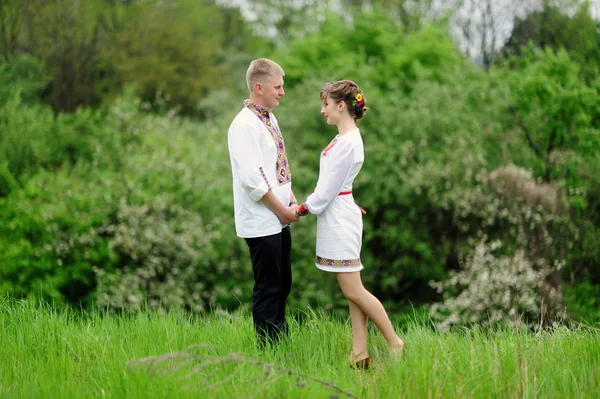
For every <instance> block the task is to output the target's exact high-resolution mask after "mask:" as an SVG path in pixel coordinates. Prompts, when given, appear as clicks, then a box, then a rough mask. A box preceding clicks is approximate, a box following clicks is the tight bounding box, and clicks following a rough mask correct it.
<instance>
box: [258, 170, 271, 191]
mask: <svg viewBox="0 0 600 399" xmlns="http://www.w3.org/2000/svg"><path fill="white" fill-rule="evenodd" d="M258 169H259V170H260V174H261V175H262V177H263V179H265V183H267V187H269V188H271V185H270V184H269V179H267V175H265V171H264V170H263V168H262V166H261V167H259V168H258Z"/></svg>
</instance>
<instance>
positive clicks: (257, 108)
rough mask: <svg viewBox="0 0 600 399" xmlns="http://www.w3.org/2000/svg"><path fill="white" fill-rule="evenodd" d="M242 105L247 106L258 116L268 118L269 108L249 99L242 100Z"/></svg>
mask: <svg viewBox="0 0 600 399" xmlns="http://www.w3.org/2000/svg"><path fill="white" fill-rule="evenodd" d="M244 106H245V107H248V108H249V109H250V110H251V111H252V112H254V113H255V114H256V115H258V116H259V117H260V116H262V117H267V118H269V110H268V109H267V108H265V107H263V106H261V105H258V104H256V103H254V102H252V101H250V100H244Z"/></svg>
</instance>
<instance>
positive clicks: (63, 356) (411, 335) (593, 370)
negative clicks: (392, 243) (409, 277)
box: [0, 299, 600, 399]
mask: <svg viewBox="0 0 600 399" xmlns="http://www.w3.org/2000/svg"><path fill="white" fill-rule="evenodd" d="M301 316H302V317H297V318H294V317H292V318H291V319H292V322H291V334H290V337H289V338H288V339H287V340H286V341H284V342H283V343H282V344H280V345H279V346H277V347H276V348H275V349H273V350H269V351H267V352H262V353H261V352H259V351H258V350H257V348H256V347H255V345H254V341H253V329H252V322H251V319H250V317H249V315H248V314H246V313H239V314H233V315H217V314H212V315H210V316H189V315H186V314H185V313H184V312H181V311H172V312H168V313H164V314H161V313H158V312H140V313H137V314H134V315H129V316H116V315H103V314H101V313H99V312H96V313H86V312H82V311H75V310H69V309H60V310H57V309H53V308H52V307H51V306H49V305H46V304H43V303H36V302H35V301H15V300H9V299H4V300H0V397H1V398H103V397H108V398H154V397H156V398H166V397H169V398H172V397H177V398H188V397H189V398H198V397H202V398H213V397H214V398H250V397H256V398H275V397H278V398H311V399H312V398H330V397H332V395H333V397H335V395H336V394H339V397H340V398H343V397H348V394H351V395H352V396H354V397H359V398H389V399H391V398H468V397H474V398H522V397H525V398H596V397H600V387H599V385H600V383H599V381H600V332H599V331H598V330H597V329H593V328H589V327H583V326H582V327H580V328H577V329H567V328H559V329H557V330H555V331H554V332H552V333H548V332H542V333H538V334H534V333H531V332H524V331H522V330H517V329H511V328H504V329H497V330H495V331H493V332H489V331H488V332H485V331H482V330H476V329H475V330H473V329H463V330H457V331H453V332H448V333H442V332H438V331H434V330H433V329H432V328H430V327H427V323H426V322H424V321H423V320H419V319H418V318H417V319H416V320H413V321H412V322H409V323H407V324H406V327H404V328H403V330H400V332H401V335H402V337H403V338H405V340H406V341H407V343H408V349H407V352H406V353H405V355H404V356H403V358H402V359H400V360H395V359H392V358H390V357H389V356H388V355H387V349H386V345H385V342H384V340H383V338H382V337H381V335H380V334H379V333H378V332H377V331H376V330H372V331H370V337H369V338H370V342H369V351H370V354H371V357H372V358H373V360H374V363H373V367H372V369H370V370H368V371H356V370H352V369H351V368H349V367H348V363H347V354H348V353H349V351H350V344H351V335H350V327H349V323H348V321H347V320H346V319H338V318H336V317H333V316H331V315H328V314H325V313H322V312H314V311H312V310H308V311H306V312H304V313H303V314H301ZM294 320H296V321H294ZM297 320H301V322H299V321H297ZM231 354H237V356H235V357H233V356H232V357H230V355H231ZM265 364H267V365H270V366H265ZM267 369H269V371H267ZM329 384H331V386H330V385H329ZM340 391H344V392H346V393H341V392H340Z"/></svg>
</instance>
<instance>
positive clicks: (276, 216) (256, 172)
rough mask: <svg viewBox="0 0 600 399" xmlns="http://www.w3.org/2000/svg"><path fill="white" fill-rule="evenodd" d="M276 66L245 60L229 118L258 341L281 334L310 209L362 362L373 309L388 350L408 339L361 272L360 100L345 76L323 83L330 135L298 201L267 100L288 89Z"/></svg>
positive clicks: (322, 258)
mask: <svg viewBox="0 0 600 399" xmlns="http://www.w3.org/2000/svg"><path fill="white" fill-rule="evenodd" d="M284 75H285V73H284V71H283V69H282V68H281V66H279V65H278V64H277V63H275V62H274V61H272V60H269V59H266V58H261V59H257V60H254V61H252V62H251V63H250V66H249V68H248V71H247V72H246V82H247V84H248V89H249V91H250V98H249V99H248V100H246V101H244V107H243V108H242V110H241V111H240V112H239V113H238V114H237V116H236V117H235V119H234V120H233V122H232V123H231V125H230V127H229V132H228V145H229V155H230V159H231V169H232V176H233V197H234V209H235V228H236V233H237V235H238V236H239V237H241V238H244V239H245V241H246V243H247V244H248V248H249V250H250V258H251V260H252V270H253V273H254V291H253V295H252V317H253V321H254V327H255V330H256V334H257V338H258V341H259V344H260V345H261V346H262V345H264V344H265V343H267V342H277V341H278V340H279V339H280V338H281V337H282V336H284V335H286V334H287V323H286V321H285V306H286V299H287V297H288V295H289V293H290V291H291V288H292V271H291V248H292V238H291V233H290V227H289V225H290V224H291V223H294V222H296V221H298V220H299V218H301V217H303V216H306V215H309V214H315V215H317V246H316V262H315V263H316V267H317V268H319V269H321V270H323V271H326V272H331V273H335V275H336V278H337V281H338V283H339V285H340V288H341V289H342V292H343V294H344V296H345V297H346V298H347V299H348V302H349V307H350V318H351V323H352V335H353V344H352V353H351V354H350V362H351V365H354V366H356V367H358V368H368V367H369V364H370V358H369V355H368V352H367V323H368V320H369V319H371V320H372V321H373V322H374V323H375V325H376V326H377V328H378V329H379V331H381V333H382V334H383V336H384V337H385V339H386V341H387V343H388V346H389V349H390V353H391V354H393V355H399V354H401V353H402V351H403V350H404V347H405V343H404V341H403V340H402V339H401V338H400V337H399V336H398V335H397V334H396V332H395V330H394V328H393V326H392V323H391V321H390V319H389V317H388V315H387V313H386V312H385V309H384V308H383V305H382V304H381V302H380V301H379V300H378V299H377V298H376V297H375V296H373V295H372V294H371V293H370V292H369V291H367V290H366V289H365V288H364V286H363V284H362V281H361V278H360V270H362V269H363V265H362V263H361V260H360V250H361V245H362V228H363V224H362V212H364V211H363V210H362V208H360V207H358V206H357V205H356V204H355V202H354V198H353V196H352V182H353V181H354V179H355V178H356V176H357V175H358V173H359V172H360V169H361V167H362V164H363V162H364V151H363V142H362V138H361V135H360V131H359V129H358V128H357V126H356V123H357V121H358V120H360V119H361V118H362V117H363V116H364V114H365V111H367V109H368V108H367V107H366V105H365V104H366V100H365V97H364V94H363V93H362V91H361V90H360V88H359V87H358V86H357V85H356V84H355V83H354V82H352V81H350V80H341V81H338V82H333V83H328V84H327V85H325V87H324V88H323V89H322V90H321V93H320V97H321V102H322V108H321V114H322V115H323V116H324V117H325V119H326V121H327V124H329V125H335V126H336V127H337V130H338V132H337V135H336V136H335V137H334V138H333V140H331V142H330V143H329V144H328V145H327V146H326V147H325V148H324V149H323V151H322V152H321V161H320V167H319V179H318V181H317V185H316V187H315V190H314V192H313V193H312V194H310V195H309V196H308V198H307V199H306V201H304V202H303V203H301V204H298V201H297V199H296V196H295V195H294V193H293V191H292V176H291V173H290V166H289V163H288V160H287V156H286V152H285V144H284V140H283V135H282V134H281V131H280V129H279V125H278V123H277V119H276V118H275V115H273V109H274V108H276V107H277V106H278V105H279V101H280V99H281V97H283V96H284V95H285V91H284V89H283V84H284V83H283V77H284Z"/></svg>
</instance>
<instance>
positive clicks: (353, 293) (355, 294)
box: [342, 287, 364, 303]
mask: <svg viewBox="0 0 600 399" xmlns="http://www.w3.org/2000/svg"><path fill="white" fill-rule="evenodd" d="M363 291H364V289H360V288H359V289H357V288H350V287H342V293H343V294H344V297H346V299H347V300H349V301H352V302H354V303H360V301H361V299H362V298H363V297H364V295H363Z"/></svg>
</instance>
